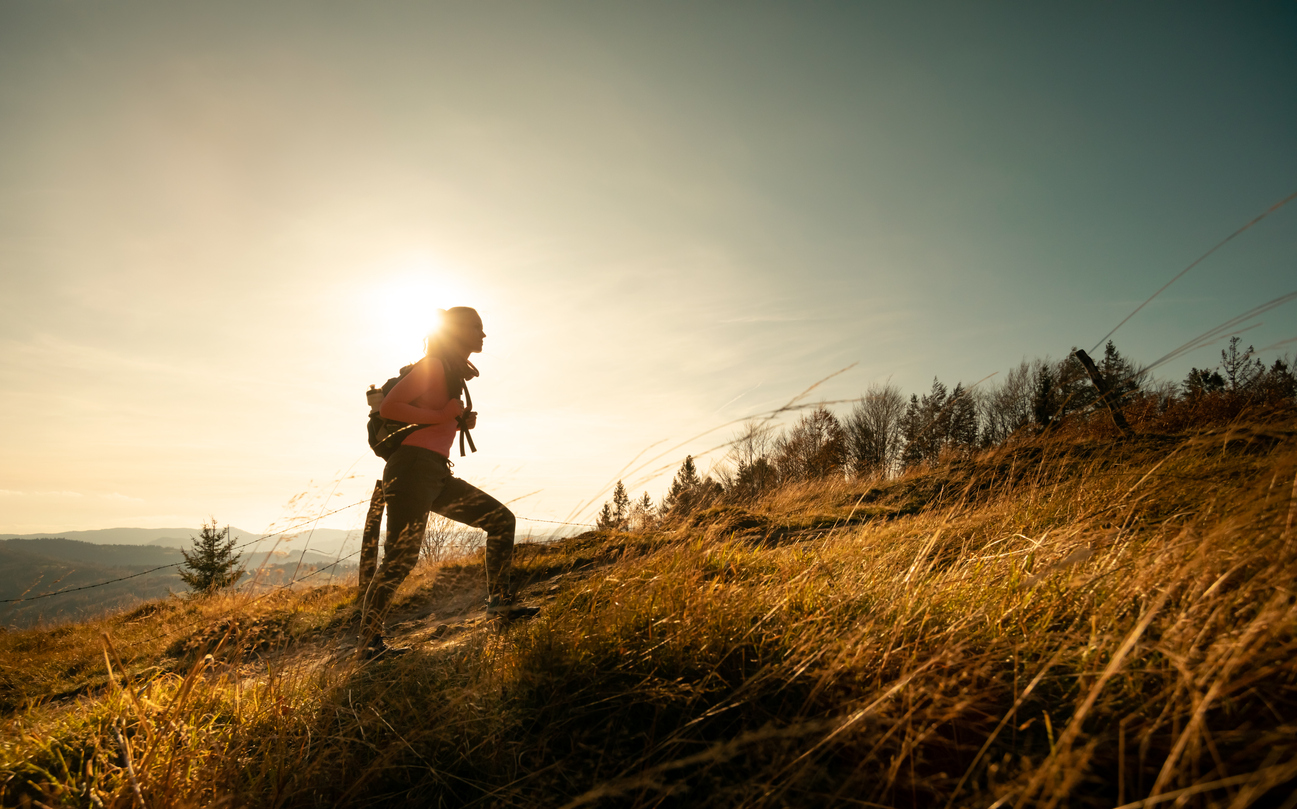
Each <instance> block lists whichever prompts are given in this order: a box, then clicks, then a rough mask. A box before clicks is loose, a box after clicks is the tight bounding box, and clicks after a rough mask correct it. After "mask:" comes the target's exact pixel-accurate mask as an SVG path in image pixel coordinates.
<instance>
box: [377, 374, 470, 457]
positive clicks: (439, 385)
mask: <svg viewBox="0 0 1297 809" xmlns="http://www.w3.org/2000/svg"><path fill="white" fill-rule="evenodd" d="M463 412H464V403H463V402H461V401H460V400H459V399H452V398H450V394H449V393H448V392H447V391H446V369H445V368H444V367H443V366H442V364H441V360H439V359H437V358H436V357H424V358H423V359H421V360H419V361H418V362H417V363H415V365H414V367H413V368H411V369H410V373H408V374H406V375H405V377H404V378H403V379H402V380H401V381H400V382H397V383H396V387H394V388H392V391H391V393H389V394H387V396H385V397H383V404H382V405H380V406H379V408H378V414H379V415H380V416H382V417H383V418H385V419H395V420H397V421H404V422H406V423H407V424H426V425H428V426H427V427H424V428H422V429H419V430H412V431H411V432H410V434H409V435H408V436H406V437H405V440H404V441H402V442H401V445H402V446H411V447H423V448H424V449H430V450H432V451H433V452H435V453H437V454H438V455H443V456H445V457H447V458H449V457H450V447H451V445H452V444H453V443H454V442H455V433H456V432H457V431H458V430H459V425H458V424H457V423H456V421H455V417H456V416H458V415H459V414H460V413H463Z"/></svg>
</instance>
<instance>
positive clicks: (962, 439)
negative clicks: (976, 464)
mask: <svg viewBox="0 0 1297 809" xmlns="http://www.w3.org/2000/svg"><path fill="white" fill-rule="evenodd" d="M947 409H948V410H949V412H950V420H949V424H950V429H949V431H948V432H947V434H946V441H947V443H948V444H949V445H950V446H952V447H954V448H955V449H956V450H958V451H960V452H971V451H972V450H973V449H974V448H975V447H976V446H977V405H976V403H975V402H974V401H973V395H972V393H971V392H969V391H967V390H964V384H963V383H962V382H961V383H959V384H957V385H955V389H954V391H952V392H951V394H950V401H949V403H948V404H947Z"/></svg>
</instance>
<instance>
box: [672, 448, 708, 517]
mask: <svg viewBox="0 0 1297 809" xmlns="http://www.w3.org/2000/svg"><path fill="white" fill-rule="evenodd" d="M702 485H703V481H702V479H701V478H699V477H698V467H696V466H694V459H693V456H692V455H686V456H685V462H684V463H682V464H681V465H680V471H678V472H676V476H675V480H673V481H671V486H670V488H668V489H667V494H666V497H665V498H663V499H662V512H663V513H664V514H688V513H689V512H691V511H693V510H694V509H696V508H698V507H699V505H700V502H699V501H700V496H699V495H700V493H701V489H702Z"/></svg>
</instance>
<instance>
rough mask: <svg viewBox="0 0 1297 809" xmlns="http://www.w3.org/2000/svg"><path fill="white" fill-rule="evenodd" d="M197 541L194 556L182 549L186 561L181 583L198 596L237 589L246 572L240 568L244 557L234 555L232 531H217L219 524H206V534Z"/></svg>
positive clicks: (199, 536) (204, 529) (204, 528)
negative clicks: (241, 559)
mask: <svg viewBox="0 0 1297 809" xmlns="http://www.w3.org/2000/svg"><path fill="white" fill-rule="evenodd" d="M190 539H193V540H194V547H193V552H192V553H191V552H190V551H186V550H184V549H181V551H180V553H181V554H182V555H183V556H184V557H185V561H184V564H183V565H182V566H181V570H180V579H181V581H183V582H184V583H185V584H187V585H188V586H189V588H190V589H191V590H193V591H194V592H197V593H214V592H216V591H217V590H224V589H226V588H228V587H233V586H234V584H235V582H237V581H238V580H239V579H241V578H243V570H242V569H240V568H239V567H238V565H239V558H240V556H242V554H238V553H235V552H234V540H233V539H231V538H230V527H229V526H228V525H227V526H226V527H225V530H224V531H219V530H217V528H216V520H215V519H213V520H212V521H211V523H210V524H209V523H203V530H202V532H201V533H200V534H199V535H198V538H197V539H194V538H193V537H190Z"/></svg>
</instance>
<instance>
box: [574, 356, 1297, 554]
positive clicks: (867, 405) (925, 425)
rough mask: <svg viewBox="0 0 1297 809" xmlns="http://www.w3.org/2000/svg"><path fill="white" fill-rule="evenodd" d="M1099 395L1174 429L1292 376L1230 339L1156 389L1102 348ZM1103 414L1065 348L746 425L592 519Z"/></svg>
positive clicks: (908, 463)
mask: <svg viewBox="0 0 1297 809" xmlns="http://www.w3.org/2000/svg"><path fill="white" fill-rule="evenodd" d="M1096 364H1097V366H1098V368H1099V372H1100V373H1101V374H1102V375H1103V378H1104V380H1105V381H1106V382H1107V383H1108V386H1109V388H1110V389H1111V391H1110V394H1109V398H1110V401H1111V402H1112V404H1113V405H1114V406H1115V407H1118V408H1121V409H1122V410H1123V412H1125V413H1126V414H1127V418H1132V417H1133V418H1132V420H1133V421H1135V423H1137V424H1139V425H1141V426H1142V427H1143V428H1145V429H1152V430H1158V431H1167V432H1169V431H1176V430H1181V429H1186V428H1189V427H1192V426H1195V425H1207V424H1210V423H1215V422H1218V421H1221V420H1228V419H1231V418H1235V417H1237V416H1238V415H1240V414H1241V413H1243V412H1244V411H1256V412H1276V411H1277V412H1292V411H1293V410H1294V409H1295V407H1297V376H1295V375H1294V373H1293V369H1292V366H1291V364H1290V362H1289V361H1288V360H1287V359H1286V358H1282V357H1281V358H1279V359H1276V360H1275V361H1274V363H1273V364H1272V365H1270V366H1268V367H1267V366H1266V365H1265V364H1264V363H1262V362H1261V360H1260V359H1259V358H1258V357H1257V356H1256V350H1255V349H1254V348H1253V347H1252V346H1248V347H1247V348H1246V349H1243V348H1242V347H1241V343H1240V341H1239V338H1238V337H1232V338H1231V339H1230V342H1229V346H1228V347H1227V348H1226V349H1225V350H1223V351H1221V362H1220V364H1219V365H1217V366H1215V367H1213V368H1192V369H1190V371H1189V373H1188V374H1187V375H1186V377H1185V379H1184V380H1183V381H1181V382H1179V383H1175V382H1161V381H1155V380H1153V379H1152V377H1151V376H1150V374H1149V372H1148V371H1147V370H1146V369H1143V368H1141V367H1140V366H1139V365H1138V364H1136V363H1134V362H1132V361H1131V360H1129V359H1128V358H1127V357H1125V356H1123V355H1122V353H1121V352H1120V351H1119V350H1118V349H1117V347H1116V345H1115V344H1114V343H1113V342H1112V341H1108V343H1107V344H1106V345H1105V346H1104V352H1103V357H1102V359H1101V360H1100V361H1099V362H1098V363H1096ZM1106 418H1107V414H1106V410H1105V405H1104V404H1103V403H1102V402H1101V401H1100V398H1099V394H1098V392H1097V391H1096V390H1095V387H1094V385H1093V383H1092V382H1091V380H1090V378H1089V376H1088V375H1087V374H1086V372H1085V369H1084V367H1083V366H1082V365H1081V362H1080V361H1079V360H1078V359H1077V358H1076V355H1075V351H1073V353H1070V354H1069V355H1068V356H1067V357H1065V358H1064V359H1061V360H1057V361H1052V360H1050V359H1048V358H1045V359H1032V360H1025V359H1024V360H1023V361H1022V362H1021V363H1019V364H1018V365H1017V366H1016V367H1015V368H1013V369H1011V370H1010V371H1009V372H1008V373H1007V374H1005V375H1004V376H1003V377H1002V378H1001V379H1000V380H999V381H998V382H993V383H991V384H987V385H977V386H975V387H965V386H964V385H963V383H956V384H955V386H954V388H950V387H949V386H947V385H946V384H944V383H943V382H941V381H940V380H939V379H937V378H935V377H934V378H933V380H932V387H931V388H930V389H929V390H928V391H927V392H925V393H923V394H911V395H910V396H909V398H908V399H907V398H906V397H905V395H904V394H903V393H902V392H901V390H900V389H899V388H897V387H896V386H894V385H890V384H888V385H873V386H871V387H870V388H869V389H868V390H867V391H866V392H865V394H864V395H863V396H862V397H861V398H860V399H859V400H857V401H856V402H855V403H854V405H853V406H852V408H851V410H850V411H849V412H848V413H846V414H845V415H843V416H839V415H837V414H835V413H834V412H832V411H831V410H829V409H828V408H827V407H824V406H820V407H817V408H815V409H814V410H811V411H810V412H808V413H806V414H804V415H803V416H802V417H801V418H800V419H798V420H797V422H795V423H794V424H793V425H791V426H790V427H788V428H787V429H785V430H782V431H778V430H776V429H775V428H774V427H772V426H771V425H769V424H768V423H767V422H763V421H760V420H753V421H750V422H748V423H746V424H745V425H744V426H743V427H742V429H741V430H740V431H739V433H738V434H737V435H736V436H735V437H734V439H733V440H732V441H731V442H730V451H729V453H728V454H727V455H726V457H725V458H724V459H723V460H722V461H721V462H720V463H718V464H716V466H715V467H713V469H712V470H711V472H710V474H708V475H700V474H699V472H698V468H697V464H696V463H695V461H694V459H693V458H692V457H686V458H685V460H684V463H683V464H682V465H681V467H680V469H679V471H678V472H677V473H676V475H675V478H674V479H673V480H672V481H671V485H670V486H669V488H668V489H667V492H666V495H665V496H664V497H663V499H662V501H661V502H659V503H654V502H653V499H652V498H651V497H650V496H649V494H648V493H647V492H645V493H644V494H643V495H642V496H641V497H640V498H639V499H638V500H635V501H634V502H632V501H631V499H630V496H629V495H628V493H627V491H626V487H625V485H624V484H623V483H622V482H621V481H618V482H617V485H616V488H615V489H614V490H613V496H612V499H611V500H610V501H608V502H606V503H604V505H603V508H602V509H601V510H600V513H599V515H598V518H597V526H598V527H599V528H600V529H603V530H628V529H629V530H636V529H642V528H646V527H650V526H651V525H653V524H654V523H655V522H656V521H658V520H661V519H664V518H665V519H669V518H672V517H678V516H681V515H686V514H689V513H691V512H693V511H696V510H698V509H701V508H705V507H708V506H711V505H714V504H718V503H740V504H741V503H751V502H753V501H755V500H756V499H757V498H759V497H761V496H762V495H763V494H765V493H767V492H769V491H772V490H774V489H775V488H778V487H780V486H783V485H787V484H792V483H800V482H806V481H812V480H819V479H826V478H835V477H836V478H848V477H856V478H869V477H891V476H894V475H897V474H900V473H902V472H904V471H906V470H908V469H912V468H916V467H925V466H926V467H933V466H936V465H938V464H941V463H943V462H945V461H947V460H950V459H952V458H958V457H963V456H967V455H969V454H971V453H973V452H977V451H979V450H983V449H989V448H991V447H995V446H999V445H1001V444H1004V443H1005V442H1008V441H1011V440H1014V439H1015V438H1016V437H1018V436H1023V435H1039V434H1041V433H1046V432H1051V431H1062V430H1066V429H1068V428H1069V426H1073V425H1074V426H1078V427H1084V426H1087V425H1091V424H1093V423H1094V422H1096V421H1097V422H1103V421H1104V420H1105V419H1106Z"/></svg>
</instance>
